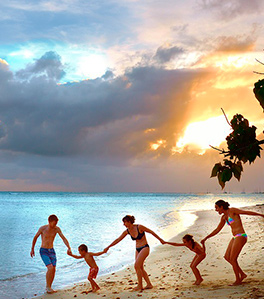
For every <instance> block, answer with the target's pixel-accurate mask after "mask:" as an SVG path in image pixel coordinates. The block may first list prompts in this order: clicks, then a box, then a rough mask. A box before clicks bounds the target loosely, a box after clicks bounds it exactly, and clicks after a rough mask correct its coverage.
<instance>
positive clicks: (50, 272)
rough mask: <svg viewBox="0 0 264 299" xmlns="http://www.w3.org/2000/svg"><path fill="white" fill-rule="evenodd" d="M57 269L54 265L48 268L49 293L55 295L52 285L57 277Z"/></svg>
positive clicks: (47, 286) (47, 284)
mask: <svg viewBox="0 0 264 299" xmlns="http://www.w3.org/2000/svg"><path fill="white" fill-rule="evenodd" d="M55 272H56V267H54V266H53V265H51V264H50V265H48V266H47V273H46V289H47V293H54V292H55V291H54V290H53V289H52V288H51V285H52V283H53V280H54V277H55Z"/></svg>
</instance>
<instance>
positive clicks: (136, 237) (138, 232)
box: [105, 215, 165, 292]
mask: <svg viewBox="0 0 264 299" xmlns="http://www.w3.org/2000/svg"><path fill="white" fill-rule="evenodd" d="M122 220H123V222H124V226H125V227H126V228H127V229H126V230H125V231H124V232H123V233H122V234H121V235H120V236H119V237H118V238H117V239H116V240H114V241H113V242H112V243H111V244H110V245H108V246H107V247H106V248H105V251H108V249H109V248H110V247H112V246H114V245H116V244H117V243H119V242H120V241H122V240H123V239H124V238H125V237H126V236H127V235H130V236H131V239H132V240H133V241H136V259H135V264H134V267H135V270H136V273H137V279H138V285H137V287H136V288H134V291H140V292H141V291H143V283H142V278H144V280H145V281H146V283H147V286H146V287H145V288H144V289H151V288H153V286H152V284H151V282H150V280H149V276H148V274H147V272H146V271H145V269H144V261H145V259H146V258H147V256H148V255H149V245H148V243H147V239H146V235H145V232H147V233H150V234H152V235H153V236H154V237H155V238H157V239H158V240H159V241H160V242H161V243H162V244H164V243H165V241H164V240H163V239H161V238H160V237H159V236H158V235H157V234H156V233H154V232H153V231H152V230H150V229H149V228H147V227H145V226H143V225H140V224H134V222H135V217H134V216H130V215H126V216H125V217H124V218H123V219H122Z"/></svg>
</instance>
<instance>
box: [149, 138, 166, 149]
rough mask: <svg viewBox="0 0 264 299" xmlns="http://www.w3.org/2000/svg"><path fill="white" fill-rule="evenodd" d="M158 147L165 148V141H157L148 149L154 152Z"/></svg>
mask: <svg viewBox="0 0 264 299" xmlns="http://www.w3.org/2000/svg"><path fill="white" fill-rule="evenodd" d="M160 146H162V147H166V140H162V139H160V140H157V142H156V143H152V144H151V145H150V148H151V149H152V150H153V151H156V150H157V149H158V148H159V147H160Z"/></svg>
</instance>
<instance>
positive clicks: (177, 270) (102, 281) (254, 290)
mask: <svg viewBox="0 0 264 299" xmlns="http://www.w3.org/2000/svg"><path fill="white" fill-rule="evenodd" d="M244 209H247V207H246V208H244ZM248 209H250V210H252V211H258V212H261V213H264V204H258V205H255V206H250V207H249V208H248ZM193 213H194V214H195V215H197V216H198V218H197V219H196V220H195V222H194V224H193V225H192V226H190V227H189V228H188V229H187V230H185V231H183V232H181V233H179V234H177V235H176V236H175V237H173V238H171V241H176V242H180V241H181V238H182V236H183V235H184V234H186V233H187V232H188V233H189V234H192V235H193V236H194V239H195V240H196V241H198V242H200V240H201V239H202V238H203V237H204V236H205V235H207V234H208V233H209V232H211V231H212V230H213V229H214V228H215V227H216V226H217V224H218V222H219V220H220V216H219V215H218V214H217V213H216V212H215V211H213V210H207V211H196V212H193ZM241 218H242V221H243V225H244V228H245V231H246V232H247V233H248V235H249V239H248V242H247V244H246V245H245V246H244V248H243V249H242V252H241V254H240V258H239V263H240V265H241V267H242V269H243V270H245V272H246V273H247V274H248V277H247V278H246V279H245V281H244V282H243V283H242V284H241V285H239V286H232V287H231V286H228V284H230V283H232V282H233V281H234V280H235V279H234V273H233V270H232V269H231V266H230V265H229V264H228V263H227V262H226V261H225V260H224V258H223V255H224V253H225V250H226V247H227V245H228V242H229V240H230V239H231V233H230V228H229V227H227V226H225V227H224V228H223V229H222V231H221V232H220V233H219V234H218V235H216V236H215V237H213V238H211V239H209V240H208V241H207V242H206V252H207V257H206V259H205V260H204V261H202V263H201V264H200V265H199V266H198V268H199V270H200V272H201V275H202V277H203V278H204V281H203V282H202V284H201V285H200V286H194V285H192V283H193V281H194V276H193V273H192V271H191V269H190V267H189V265H190V263H191V261H192V259H193V257H194V254H193V253H192V252H191V251H190V250H188V249H186V248H185V247H182V248H183V249H182V248H181V247H179V248H176V247H174V246H170V245H159V246H156V247H155V249H154V250H152V251H151V253H150V255H149V257H148V258H147V260H146V271H147V273H148V274H149V276H150V279H151V282H152V284H153V285H154V288H153V289H150V290H145V291H143V292H142V293H138V292H131V290H132V289H133V287H135V285H136V274H135V270H134V267H133V265H130V266H126V267H125V268H124V269H122V270H119V271H117V272H115V273H110V274H105V275H102V276H100V277H98V278H97V279H96V282H97V284H98V285H99V286H100V288H101V289H100V290H99V291H98V292H97V293H89V294H87V290H88V289H89V288H90V286H89V283H88V281H87V282H86V281H84V282H79V283H74V284H73V285H71V286H68V287H65V288H63V289H61V290H58V292H57V293H54V294H43V295H41V296H38V297H32V298H38V299H48V298H49V299H61V298H63V299H70V298H87V296H89V297H88V298H91V299H94V298H107V299H108V298H109V299H112V298H113V299H117V298H119V299H125V298H130V299H133V298H138V297H142V298H151V299H154V298H164V299H165V298H193V299H194V298H195V299H196V298H197V299H198V298H201V299H204V298H212V299H213V298H214V299H215V298H236V299H242V298H260V297H264V270H263V269H264V261H263V252H262V251H263V249H264V241H262V240H261V238H259V235H261V234H263V233H264V227H263V223H264V220H263V219H262V218H260V217H255V216H246V215H245V216H244V215H242V216H241ZM262 239H263V238H262ZM252 268H253V269H252ZM87 274H88V267H87V273H84V277H86V275H87Z"/></svg>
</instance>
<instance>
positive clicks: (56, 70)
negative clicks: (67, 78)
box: [16, 51, 65, 80]
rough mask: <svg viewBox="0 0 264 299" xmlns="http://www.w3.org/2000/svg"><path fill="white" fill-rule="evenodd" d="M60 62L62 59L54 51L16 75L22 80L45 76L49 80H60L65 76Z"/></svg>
mask: <svg viewBox="0 0 264 299" xmlns="http://www.w3.org/2000/svg"><path fill="white" fill-rule="evenodd" d="M60 60H61V57H60V56H59V55H58V54H57V53H55V52H53V51H49V52H46V53H45V54H44V55H43V56H42V57H41V58H40V59H38V60H36V62H35V63H33V64H29V65H28V66H27V67H26V69H24V70H20V71H18V72H17V73H16V75H17V76H18V77H19V78H20V79H30V78H31V76H36V75H39V76H40V75H44V76H46V77H47V78H49V79H54V80H60V79H61V78H62V77H63V76H64V75H65V72H64V71H63V65H62V63H61V61H60Z"/></svg>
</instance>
